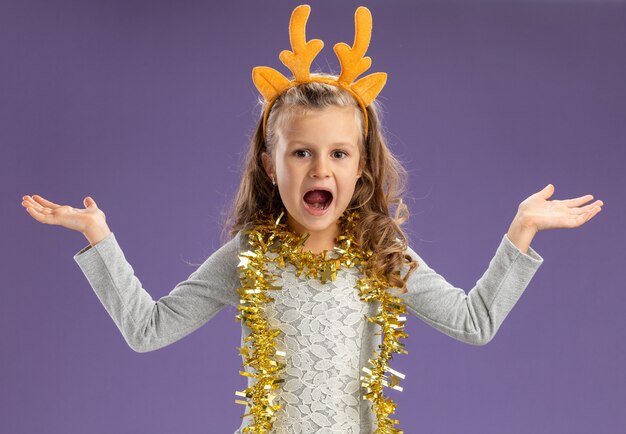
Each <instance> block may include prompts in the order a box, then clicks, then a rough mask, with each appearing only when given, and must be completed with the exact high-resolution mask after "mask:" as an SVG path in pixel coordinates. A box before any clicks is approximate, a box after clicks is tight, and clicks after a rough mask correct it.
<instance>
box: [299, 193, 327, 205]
mask: <svg viewBox="0 0 626 434" xmlns="http://www.w3.org/2000/svg"><path fill="white" fill-rule="evenodd" d="M330 198H331V194H330V192H328V191H325V190H313V191H309V192H308V193H307V194H305V195H304V200H305V202H307V203H311V204H324V203H326V202H328V201H329V200H330Z"/></svg>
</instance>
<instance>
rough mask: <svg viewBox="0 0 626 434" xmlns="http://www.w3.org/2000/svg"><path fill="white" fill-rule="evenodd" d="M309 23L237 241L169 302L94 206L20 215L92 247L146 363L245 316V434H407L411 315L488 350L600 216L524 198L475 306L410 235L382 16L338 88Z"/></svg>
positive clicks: (90, 254) (269, 121) (97, 268)
mask: <svg viewBox="0 0 626 434" xmlns="http://www.w3.org/2000/svg"><path fill="white" fill-rule="evenodd" d="M309 10H310V8H309V7H308V6H307V5H302V6H298V7H297V8H296V9H295V10H294V11H293V14H292V19H291V23H290V37H291V42H292V46H293V51H292V52H289V51H284V52H283V53H281V60H282V61H283V63H285V65H286V66H288V67H289V68H290V69H291V71H292V72H293V73H294V79H293V80H288V79H286V78H285V77H283V76H282V75H281V74H280V73H279V72H277V71H275V70H273V69H271V68H267V67H258V68H255V69H254V70H253V81H254V83H255V85H256V87H257V88H258V89H259V91H260V92H261V94H262V95H263V97H264V98H263V116H262V117H260V119H259V122H258V125H257V128H256V133H255V135H254V137H253V138H252V141H251V144H250V147H249V152H248V156H247V162H246V166H245V168H244V172H243V177H242V180H241V184H240V187H239V191H238V193H237V196H236V198H235V201H234V204H233V208H232V210H231V216H230V219H229V221H228V222H227V227H229V228H230V235H231V239H230V240H229V241H228V242H226V243H225V244H224V245H223V246H222V247H221V248H220V249H218V250H217V251H215V252H214V253H213V254H211V255H210V256H209V257H208V258H207V259H206V261H205V262H204V263H203V264H202V265H201V266H200V267H199V268H198V269H197V270H196V271H194V272H193V273H192V274H191V275H190V276H189V277H188V278H187V279H186V280H184V281H182V282H180V283H179V284H178V285H176V287H175V288H174V289H173V290H172V291H171V292H170V294H169V295H167V296H165V297H162V298H160V299H159V300H157V301H154V300H153V299H152V297H151V296H150V295H149V293H148V292H147V291H146V290H145V289H143V287H142V285H141V282H140V281H139V279H138V278H137V277H136V276H135V275H134V273H133V270H132V267H131V265H130V264H129V263H128V262H127V261H126V259H125V257H124V253H123V251H122V249H121V247H120V245H119V244H118V240H117V239H116V237H115V234H114V233H113V232H111V230H110V229H109V227H108V225H107V223H106V221H105V214H104V212H103V211H102V210H101V209H99V208H98V206H97V204H96V202H95V201H94V200H93V199H92V198H91V197H86V198H85V199H84V206H85V208H84V209H75V208H72V207H70V206H61V205H57V204H55V203H53V202H50V201H48V200H46V199H44V198H43V197H41V196H38V195H34V196H32V197H31V196H24V201H23V202H22V205H23V206H24V207H25V208H26V210H27V211H28V212H29V213H30V215H31V216H32V217H33V218H34V219H36V220H37V221H39V222H42V223H46V224H54V225H61V226H64V227H67V228H69V229H74V230H77V231H80V232H81V233H82V234H84V235H85V237H86V238H87V240H88V241H89V245H88V246H86V247H84V248H83V249H81V250H80V251H79V252H78V253H76V255H75V256H74V259H75V261H76V262H77V263H78V265H79V266H80V268H81V270H82V271H83V273H84V274H85V276H86V277H87V279H88V280H89V283H90V284H91V286H92V287H93V289H94V291H95V292H96V294H97V296H98V298H99V299H100V301H101V302H102V304H103V305H104V307H105V309H106V310H107V311H108V312H109V314H110V315H111V317H112V318H113V320H114V321H115V324H116V325H117V326H118V328H119V330H120V331H121V333H122V335H123V336H124V339H125V340H126V342H127V343H128V345H129V346H130V347H131V348H132V349H133V350H135V351H137V352H147V351H153V350H156V349H159V348H162V347H165V346H167V345H170V344H172V343H173V342H176V341H177V340H179V339H181V338H183V337H184V336H186V335H188V334H190V333H191V332H193V331H194V330H196V329H198V328H199V327H201V326H202V325H203V324H205V323H206V322H207V321H209V320H210V319H211V318H212V317H213V316H214V315H215V314H217V312H219V311H220V310H221V309H222V308H224V307H225V306H227V305H232V306H236V307H237V308H238V311H239V315H238V316H237V318H238V319H239V320H241V324H242V326H241V327H242V336H241V347H240V348H239V349H240V353H241V355H242V361H243V365H244V368H245V371H244V372H243V373H242V374H243V375H245V376H246V377H248V388H247V389H245V390H244V391H238V392H237V393H236V394H237V395H238V397H239V398H238V399H237V402H240V403H242V404H245V405H246V406H247V407H246V411H247V413H246V414H245V415H246V416H248V417H245V418H244V419H243V422H242V424H241V427H240V428H239V430H237V431H236V433H244V432H258V433H261V432H275V433H372V432H377V433H395V432H400V433H401V432H402V431H401V430H399V428H398V427H396V426H395V425H397V424H398V421H397V420H395V419H393V418H392V417H391V416H390V415H392V414H393V413H394V410H395V404H394V403H393V401H392V400H390V399H389V398H387V397H386V396H385V395H384V394H383V388H384V387H391V388H394V389H397V390H401V387H400V386H399V385H398V384H399V381H400V379H401V378H403V374H401V373H399V372H397V371H395V370H393V369H392V368H391V367H390V366H389V363H388V362H389V360H390V359H391V354H392V353H393V352H396V353H401V352H405V351H404V350H403V344H402V343H401V342H400V339H401V338H405V337H407V336H406V334H405V333H404V330H403V327H404V321H405V317H404V316H402V314H403V313H405V312H406V311H407V310H408V312H410V313H411V314H413V315H415V316H417V317H419V318H421V319H422V320H424V321H425V322H427V323H428V324H430V325H432V326H433V327H435V328H437V329H438V330H440V331H442V332H443V333H445V334H447V335H449V336H451V337H453V338H456V339H459V340H461V341H463V342H467V343H470V344H475V345H483V344H486V343H487V342H489V341H490V340H491V339H492V338H493V337H494V335H495V334H496V332H497V330H498V329H499V327H500V326H501V324H502V322H503V321H504V319H505V318H506V316H507V315H508V313H509V312H510V311H511V309H512V308H513V306H514V305H515V303H516V302H517V300H518V299H519V297H520V296H521V294H522V292H523V291H524V289H525V288H526V287H527V285H528V284H529V282H530V280H531V279H532V277H533V275H534V274H535V272H536V271H537V269H538V268H539V266H540V265H541V264H542V262H543V258H541V256H539V254H538V253H537V252H536V251H535V250H533V249H532V248H531V247H530V243H531V241H532V239H533V237H534V236H535V235H536V234H537V233H538V232H539V231H541V230H544V229H552V228H574V227H578V226H581V225H582V224H584V223H585V222H587V221H589V220H590V219H591V218H592V217H593V216H595V215H596V214H597V213H598V212H599V211H600V209H601V206H602V205H603V203H602V201H600V200H597V201H595V202H594V203H591V204H588V205H584V204H585V203H587V202H588V201H589V200H591V199H592V196H591V195H586V196H581V197H578V198H575V199H569V200H552V201H549V200H548V199H549V198H550V197H551V196H552V194H553V193H554V186H552V185H551V184H549V185H548V186H547V187H545V188H544V189H543V190H541V191H539V192H537V193H535V194H533V195H531V196H530V197H528V198H527V199H525V200H524V201H523V202H521V204H520V205H519V208H518V211H517V215H516V216H515V218H514V219H513V222H512V223H511V225H510V227H509V230H508V232H507V233H506V234H504V235H503V237H502V240H501V241H500V244H499V246H498V247H497V249H496V250H495V254H494V256H493V259H492V260H491V261H490V264H489V267H488V268H487V270H486V271H485V273H484V274H483V276H482V277H481V278H480V280H478V282H477V284H476V286H475V287H474V288H472V290H471V291H469V293H468V294H466V293H465V292H464V291H463V290H461V289H459V288H456V287H454V286H453V285H451V284H450V283H448V282H447V281H446V280H445V278H444V277H442V276H441V275H439V274H437V273H436V272H435V271H434V270H433V269H431V268H430V267H429V266H428V265H427V264H426V262H425V261H424V260H423V259H422V258H421V257H420V256H419V255H418V254H417V253H416V252H415V251H413V250H412V249H411V248H410V247H409V246H408V243H407V238H406V236H405V234H404V233H403V230H402V228H401V224H402V223H403V222H405V221H406V219H407V215H408V213H407V210H406V206H405V205H404V204H403V203H402V201H401V199H400V197H399V195H400V193H401V191H402V187H403V185H404V180H405V177H406V172H405V171H404V170H403V168H402V166H401V165H400V164H399V162H398V160H396V159H395V158H394V156H393V155H392V154H391V152H390V151H389V149H388V147H387V145H386V144H385V140H384V138H383V136H382V134H381V128H380V126H379V120H378V119H379V115H378V113H379V107H378V104H377V102H376V100H375V98H376V96H377V94H378V93H379V92H380V90H381V89H382V87H383V86H384V84H385V81H386V74H384V73H375V74H371V75H368V76H366V77H364V78H362V79H360V80H358V81H356V82H353V81H354V79H355V78H356V77H357V76H358V75H360V74H361V73H363V72H364V71H365V70H367V69H368V68H369V66H370V62H371V61H370V60H369V58H364V57H363V55H364V53H365V50H366V49H367V46H368V44H369V36H370V32H371V15H370V13H369V11H368V10H367V9H366V8H363V7H360V8H359V9H357V12H356V14H355V22H356V37H355V42H354V44H353V47H348V46H347V45H345V44H337V45H336V46H335V52H336V53H337V55H338V57H339V58H340V61H341V66H342V73H341V75H339V76H336V75H331V74H322V73H316V74H311V73H310V72H309V68H310V64H311V62H312V60H313V58H314V57H315V55H317V53H318V52H319V51H320V50H321V48H322V44H321V41H318V40H312V41H306V38H305V36H304V27H305V24H306V20H307V18H308V15H309ZM392 206H395V213H391V210H390V207H392ZM392 214H393V217H392Z"/></svg>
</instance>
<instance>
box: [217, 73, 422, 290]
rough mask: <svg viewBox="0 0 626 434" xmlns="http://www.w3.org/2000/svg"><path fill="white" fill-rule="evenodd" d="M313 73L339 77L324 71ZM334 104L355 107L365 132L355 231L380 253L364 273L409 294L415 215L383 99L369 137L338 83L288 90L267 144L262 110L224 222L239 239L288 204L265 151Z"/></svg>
mask: <svg viewBox="0 0 626 434" xmlns="http://www.w3.org/2000/svg"><path fill="white" fill-rule="evenodd" d="M311 75H319V76H326V77H334V78H336V76H332V75H328V74H322V73H317V74H311ZM259 104H260V105H261V108H262V109H264V108H265V104H266V103H265V101H264V100H263V99H262V98H260V99H259ZM329 106H340V107H345V106H353V107H354V108H355V117H356V121H357V122H358V123H359V125H360V129H361V131H362V133H361V135H360V138H359V143H358V145H359V149H360V155H361V158H362V164H363V166H362V167H363V173H362V176H361V177H360V178H359V179H358V180H357V183H356V187H355V191H354V195H353V196H352V200H351V201H350V204H349V205H348V209H349V210H358V212H359V214H360V219H359V221H358V223H357V226H356V234H355V236H356V239H357V241H358V243H359V246H360V247H361V248H363V249H365V250H366V251H367V250H371V251H372V252H374V253H373V255H372V257H371V258H370V260H369V261H368V263H367V264H366V265H365V267H364V270H363V271H364V272H365V273H366V274H367V275H368V276H378V277H382V278H384V279H386V280H387V281H388V282H389V284H390V287H393V288H399V289H400V293H406V292H407V290H406V280H407V279H408V277H409V275H410V274H411V272H413V271H414V269H415V268H416V267H417V262H416V261H415V260H414V259H413V258H412V257H411V256H410V255H408V254H407V253H406V252H405V250H406V248H407V246H408V243H407V237H406V235H405V234H404V232H403V231H402V229H401V228H400V225H401V224H403V223H404V222H406V220H407V219H408V214H409V213H408V209H407V207H406V205H405V204H404V203H403V202H402V198H401V197H400V195H401V194H402V193H403V192H404V190H405V187H406V171H405V169H404V167H402V164H401V163H400V161H399V160H398V159H396V157H395V156H394V155H393V154H392V153H391V151H390V150H389V148H388V147H387V145H386V143H385V140H384V138H383V135H382V132H381V128H380V126H379V125H380V123H379V117H380V114H379V113H380V107H379V104H378V102H377V101H376V100H374V101H373V102H372V103H370V105H369V106H368V107H367V116H368V122H369V128H368V134H367V137H364V134H363V133H364V132H363V125H364V119H363V112H362V111H361V108H360V107H359V105H358V103H357V101H356V100H355V99H354V97H353V96H352V95H351V94H350V93H349V92H348V91H346V90H344V89H342V88H340V87H338V86H333V85H330V84H325V83H320V82H308V83H304V84H300V85H296V86H293V87H290V88H289V89H287V90H286V91H285V92H283V93H282V94H281V95H280V96H279V97H278V98H277V100H276V101H275V102H274V104H273V106H272V108H271V111H270V114H269V116H268V119H267V143H266V141H265V138H264V137H263V116H262V114H261V116H260V119H259V122H258V125H257V126H256V129H255V132H254V135H253V137H252V139H251V142H250V146H249V148H248V153H247V156H246V161H245V165H244V172H243V174H242V178H241V184H240V185H239V190H238V192H237V194H236V197H235V198H234V201H233V203H232V205H231V209H230V212H229V216H228V218H227V220H226V222H225V225H224V226H225V228H228V227H229V226H230V231H229V235H230V236H231V237H233V236H234V235H236V234H237V232H238V231H240V230H244V229H248V228H249V227H250V226H251V225H252V223H253V217H254V216H255V214H256V213H257V212H258V211H259V210H263V211H268V212H271V213H274V214H277V213H279V212H280V210H281V209H283V208H284V205H283V203H282V200H281V198H280V195H279V194H278V189H277V188H275V187H274V186H273V185H272V183H271V181H270V179H269V177H268V176H267V174H266V173H265V170H264V168H263V161H262V154H263V152H268V153H271V150H272V149H273V146H274V145H275V143H276V132H277V131H278V129H279V128H280V127H281V126H282V125H284V124H285V123H286V122H289V120H290V119H292V118H293V116H296V115H299V114H302V113H306V112H307V111H311V110H320V109H324V108H326V107H329ZM393 205H395V207H396V209H395V215H394V217H391V214H390V209H389V207H390V206H393ZM404 265H408V266H409V269H408V272H407V273H406V274H405V275H404V278H402V277H401V275H400V270H401V268H402V267H403V266H404Z"/></svg>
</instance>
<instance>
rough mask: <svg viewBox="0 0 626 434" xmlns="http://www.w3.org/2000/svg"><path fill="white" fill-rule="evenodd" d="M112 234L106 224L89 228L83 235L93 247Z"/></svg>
mask: <svg viewBox="0 0 626 434" xmlns="http://www.w3.org/2000/svg"><path fill="white" fill-rule="evenodd" d="M110 233H111V230H110V229H109V226H108V225H107V224H106V223H103V224H94V225H91V226H89V227H88V228H87V229H86V230H85V231H84V232H83V235H84V236H85V238H87V241H89V244H91V246H92V247H93V246H95V245H96V244H98V243H99V242H100V241H102V240H103V239H105V238H106V237H107V236H108V235H109V234H110Z"/></svg>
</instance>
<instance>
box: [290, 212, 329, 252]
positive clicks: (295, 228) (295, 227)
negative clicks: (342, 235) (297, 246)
mask: <svg viewBox="0 0 626 434" xmlns="http://www.w3.org/2000/svg"><path fill="white" fill-rule="evenodd" d="M287 226H288V227H289V229H290V230H291V231H292V232H295V233H296V234H298V235H302V234H304V233H308V234H309V237H308V238H307V240H306V241H305V243H304V245H303V247H302V250H303V251H310V252H311V253H322V251H324V250H327V251H330V250H332V249H333V248H334V247H335V246H336V243H335V240H336V239H337V237H338V236H339V225H332V226H330V227H329V228H327V229H326V230H324V231H320V232H313V231H308V230H307V229H306V228H305V227H303V226H302V225H300V224H299V223H298V222H296V221H295V220H292V219H291V218H288V219H287Z"/></svg>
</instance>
